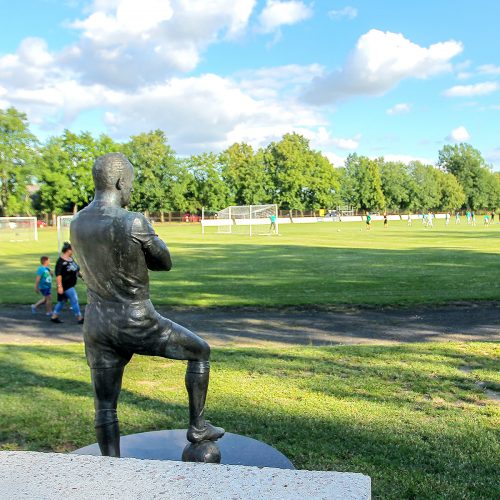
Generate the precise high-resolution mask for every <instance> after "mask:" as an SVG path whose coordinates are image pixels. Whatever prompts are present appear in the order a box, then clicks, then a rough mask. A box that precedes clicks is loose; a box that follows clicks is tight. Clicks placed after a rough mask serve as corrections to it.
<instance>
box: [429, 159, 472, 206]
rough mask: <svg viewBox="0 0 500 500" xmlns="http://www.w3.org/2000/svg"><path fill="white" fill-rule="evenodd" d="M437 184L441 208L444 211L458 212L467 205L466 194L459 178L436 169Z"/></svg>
mask: <svg viewBox="0 0 500 500" xmlns="http://www.w3.org/2000/svg"><path fill="white" fill-rule="evenodd" d="M436 177H437V183H438V187H439V190H440V194H441V200H440V203H439V208H440V209H442V210H447V211H451V210H456V209H459V208H460V207H462V206H463V204H464V203H465V199H466V196H465V193H464V190H463V189H462V186H461V185H460V183H459V182H458V180H457V178H456V177H455V176H454V175H453V174H450V173H445V172H442V171H441V170H437V169H436Z"/></svg>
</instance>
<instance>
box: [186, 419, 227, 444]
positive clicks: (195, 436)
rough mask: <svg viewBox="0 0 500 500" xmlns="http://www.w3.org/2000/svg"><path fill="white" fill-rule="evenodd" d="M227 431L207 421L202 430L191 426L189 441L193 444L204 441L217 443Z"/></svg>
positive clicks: (188, 434) (188, 433)
mask: <svg viewBox="0 0 500 500" xmlns="http://www.w3.org/2000/svg"><path fill="white" fill-rule="evenodd" d="M225 432H226V431H225V430H224V429H223V428H222V427H216V426H215V425H212V424H211V423H210V422H209V421H208V420H205V425H204V427H203V428H202V429H198V428H196V427H193V426H192V425H190V426H189V429H188V431H187V439H188V441H189V442H191V443H201V442H202V441H217V439H219V438H221V437H222V436H223V435H224V433H225Z"/></svg>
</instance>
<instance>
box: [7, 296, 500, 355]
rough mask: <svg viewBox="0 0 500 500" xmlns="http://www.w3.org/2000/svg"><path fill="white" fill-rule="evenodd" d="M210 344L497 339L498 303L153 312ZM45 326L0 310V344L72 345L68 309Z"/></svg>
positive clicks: (75, 338) (77, 338) (75, 329)
mask: <svg viewBox="0 0 500 500" xmlns="http://www.w3.org/2000/svg"><path fill="white" fill-rule="evenodd" d="M160 312H161V313H162V314H163V315H165V316H166V317H169V318H171V319H172V320H173V321H175V322H177V323H180V324H182V325H184V326H186V327H187V328H190V329H191V330H192V331H194V332H196V333H198V334H199V335H201V336H202V337H203V338H205V339H206V340H207V341H208V342H209V343H210V344H211V345H213V346H231V345H234V346H236V345H238V346H251V345H266V344H275V345H276V344H279V345H292V344H302V345H335V344H381V343H385V344H387V343H399V342H425V341H452V340H458V341H480V340H481V341H492V340H496V341H499V340H500V303H498V302H490V303H484V302H481V303H475V304H453V305H447V306H441V307H434V308H430V307H425V306H419V307H414V308H412V309H390V308H379V309H375V308H351V309H342V310H335V309H331V310H330V309H311V308H283V309H260V308H211V309H195V308H171V309H166V308H163V309H162V308H160ZM62 319H63V320H64V323H63V324H61V325H56V324H53V323H51V322H50V321H49V320H48V319H47V318H46V317H44V315H43V314H42V313H40V314H37V315H33V314H31V311H30V308H29V306H24V305H23V306H21V305H11V306H0V343H31V342H37V343H72V342H81V341H82V327H81V325H77V324H76V322H75V320H74V319H73V318H72V317H71V316H70V315H69V313H68V312H66V313H65V314H63V316H62Z"/></svg>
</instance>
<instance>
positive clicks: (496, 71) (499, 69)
mask: <svg viewBox="0 0 500 500" xmlns="http://www.w3.org/2000/svg"><path fill="white" fill-rule="evenodd" d="M477 69H478V71H479V73H482V74H483V75H500V66H496V65H494V64H483V65H482V66H479V68H477Z"/></svg>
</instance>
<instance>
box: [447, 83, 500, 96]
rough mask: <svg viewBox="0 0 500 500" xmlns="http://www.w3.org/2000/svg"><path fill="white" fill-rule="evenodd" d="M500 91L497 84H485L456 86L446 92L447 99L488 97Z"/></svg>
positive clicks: (499, 86)
mask: <svg viewBox="0 0 500 500" xmlns="http://www.w3.org/2000/svg"><path fill="white" fill-rule="evenodd" d="M499 89H500V85H498V83H496V82H483V83H476V84H473V85H455V86H454V87H451V88H449V89H447V90H445V91H444V93H443V94H444V95H445V96H447V97H472V96H477V95H488V94H491V93H492V92H496V91H497V90H499Z"/></svg>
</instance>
